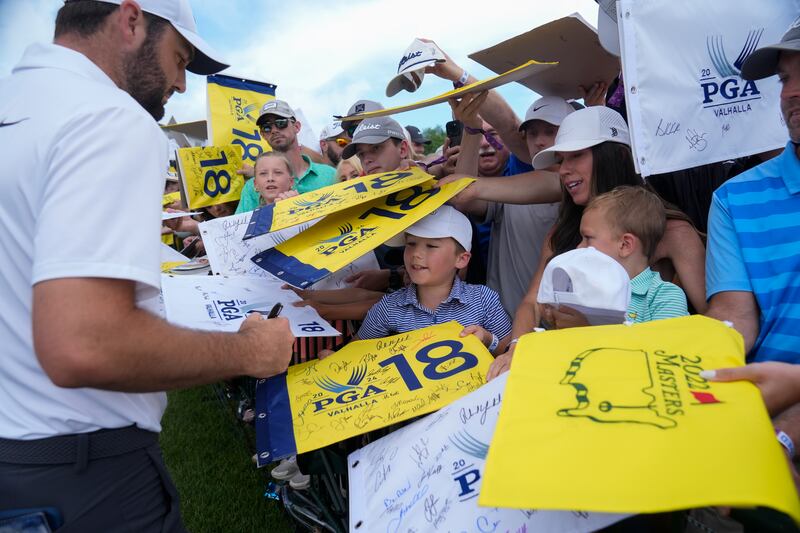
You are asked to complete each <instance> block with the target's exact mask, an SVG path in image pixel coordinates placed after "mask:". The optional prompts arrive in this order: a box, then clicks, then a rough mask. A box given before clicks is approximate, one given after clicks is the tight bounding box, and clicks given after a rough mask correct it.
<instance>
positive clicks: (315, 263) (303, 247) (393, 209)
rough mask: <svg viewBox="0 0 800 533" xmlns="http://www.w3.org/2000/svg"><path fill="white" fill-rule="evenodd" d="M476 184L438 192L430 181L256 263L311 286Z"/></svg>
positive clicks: (321, 226) (331, 220)
mask: <svg viewBox="0 0 800 533" xmlns="http://www.w3.org/2000/svg"><path fill="white" fill-rule="evenodd" d="M473 181H475V180H474V179H472V178H461V179H459V180H456V181H453V182H450V183H447V184H445V185H442V186H441V187H436V186H435V183H434V181H433V180H428V181H426V182H424V183H421V184H419V185H414V186H413V187H409V188H407V189H403V190H401V191H397V192H394V193H392V194H390V195H388V196H383V197H381V198H376V199H374V200H371V201H369V202H367V203H364V204H361V205H356V206H353V207H350V208H348V209H345V210H344V211H339V212H337V213H333V214H332V215H329V216H327V217H325V218H324V219H323V220H321V221H320V222H317V223H316V224H314V225H313V226H311V227H310V228H309V229H307V230H306V231H304V232H302V233H300V234H298V235H296V236H294V237H292V238H291V239H289V240H288V241H286V242H284V243H282V244H279V245H278V246H276V247H274V248H271V249H269V250H265V251H263V252H261V253H259V254H257V255H255V256H253V258H252V260H253V262H254V263H255V264H256V265H258V266H260V267H261V268H263V269H264V270H266V271H267V272H269V273H270V274H272V275H273V276H276V277H278V278H280V279H282V280H283V281H285V282H286V283H288V284H290V285H293V286H295V287H301V288H305V287H308V286H309V285H311V284H313V283H316V282H317V281H319V280H321V279H323V278H324V277H326V276H328V275H329V274H331V273H333V272H336V271H337V270H339V269H340V268H342V267H344V266H346V265H348V264H349V263H350V262H352V261H353V258H354V257H361V256H362V255H364V254H365V253H367V252H369V251H370V250H374V249H375V248H377V247H378V246H380V245H381V244H383V243H384V242H386V241H387V240H389V239H391V238H392V237H394V236H395V235H397V234H399V233H401V232H402V231H403V230H405V229H406V228H407V227H409V226H410V225H411V224H413V223H414V222H417V221H418V220H420V219H421V218H422V217H424V216H425V215H427V214H429V213H430V212H432V211H433V210H435V209H436V208H437V207H439V206H441V205H442V204H444V203H445V202H446V201H447V200H449V199H450V198H452V197H453V196H455V195H456V194H458V193H459V192H460V191H461V190H463V189H464V188H465V187H467V186H468V185H469V184H470V183H472V182H473Z"/></svg>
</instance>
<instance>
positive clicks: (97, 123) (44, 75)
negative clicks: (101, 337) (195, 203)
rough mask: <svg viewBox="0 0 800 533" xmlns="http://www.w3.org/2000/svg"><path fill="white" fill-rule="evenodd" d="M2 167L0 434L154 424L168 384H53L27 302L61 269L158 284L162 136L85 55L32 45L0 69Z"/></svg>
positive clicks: (26, 435) (63, 273) (147, 286)
mask: <svg viewBox="0 0 800 533" xmlns="http://www.w3.org/2000/svg"><path fill="white" fill-rule="evenodd" d="M0 165H2V167H1V168H2V170H0V302H2V304H3V306H4V309H3V312H2V313H0V345H1V346H2V347H0V354H1V355H0V437H3V438H10V439H37V438H44V437H49V436H53V435H60V434H66V433H83V432H89V431H95V430H97V429H101V428H118V427H124V426H129V425H131V424H136V425H137V426H139V427H141V428H144V429H148V430H151V431H159V430H160V429H161V424H160V420H161V415H162V414H163V412H164V408H165V407H166V395H165V394H164V393H149V394H127V393H119V392H110V391H102V390H96V389H89V388H80V389H65V388H60V387H57V386H56V385H54V384H53V382H52V381H51V380H50V379H49V378H48V377H47V375H46V374H45V373H44V371H43V370H42V368H41V366H40V365H39V361H38V359H37V357H36V355H35V353H34V350H33V338H32V320H31V300H32V294H33V285H35V284H36V283H37V282H40V281H45V280H49V279H56V278H68V277H82V278H85V277H100V278H117V279H127V280H133V281H135V282H137V291H138V292H140V293H141V292H147V291H148V290H149V291H153V290H154V289H155V288H157V287H158V286H159V284H160V275H159V246H160V239H159V234H160V230H159V228H160V224H161V222H160V220H161V218H160V217H161V215H160V211H161V204H160V201H161V195H162V193H163V186H164V178H165V169H166V168H167V141H166V138H165V136H164V135H163V134H162V133H161V131H160V129H159V127H158V125H157V124H156V122H155V121H154V120H153V118H152V117H151V116H150V115H149V114H148V113H147V112H145V111H144V109H143V108H142V107H141V106H140V105H139V104H138V103H137V102H136V101H135V100H134V99H133V98H131V96H130V95H128V94H127V93H126V92H124V91H122V90H120V89H119V88H118V87H117V86H116V85H115V84H114V82H113V81H112V80H111V79H110V78H109V77H108V76H107V75H106V74H105V73H104V72H103V71H102V70H100V69H99V68H98V67H97V66H96V65H95V64H94V63H92V62H91V61H90V60H89V59H88V58H87V57H85V56H84V55H83V54H80V53H78V52H75V51H73V50H70V49H68V48H65V47H62V46H58V45H54V44H36V45H32V46H30V47H29V48H28V49H27V50H26V51H25V54H24V56H23V58H22V60H21V61H20V63H19V64H18V65H17V66H16V68H15V69H14V70H13V72H12V75H11V76H10V77H7V78H3V79H0ZM85 305H90V302H87V301H83V300H80V299H79V300H76V301H75V302H70V304H68V305H67V306H65V308H64V309H63V310H62V311H63V313H64V314H65V315H66V314H67V313H70V312H72V310H73V309H80V308H81V307H82V306H85Z"/></svg>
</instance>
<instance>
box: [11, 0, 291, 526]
mask: <svg viewBox="0 0 800 533" xmlns="http://www.w3.org/2000/svg"><path fill="white" fill-rule="evenodd" d="M225 67H226V65H225V64H224V63H220V62H218V61H216V60H214V59H213V53H212V52H210V51H209V48H208V45H207V44H206V43H205V42H204V41H203V40H202V39H201V38H200V37H199V36H198V35H197V33H196V26H195V23H194V19H193V17H192V12H191V7H190V6H189V3H188V0H138V3H137V2H134V1H133V0H106V1H93V0H79V1H72V0H69V1H67V2H66V3H65V5H64V6H63V7H62V8H61V10H60V11H59V13H58V16H57V19H56V30H55V39H54V43H53V44H35V45H32V46H30V47H29V48H28V49H27V50H26V51H25V54H24V56H23V58H22V59H21V61H20V63H19V64H18V65H17V66H16V67H15V68H14V70H13V72H12V75H11V76H10V77H7V78H4V79H2V80H0V160H2V161H3V166H4V168H5V169H6V170H5V171H4V172H0V186H1V187H2V190H3V194H2V195H0V221H2V222H1V224H2V230H0V255H2V257H3V261H2V263H0V301H2V302H3V305H4V308H5V310H4V311H3V313H2V314H0V343H2V346H3V355H2V364H0V406H2V407H0V515H2V514H3V512H6V513H5V514H9V513H8V512H9V511H12V510H15V509H17V510H18V509H30V508H51V509H54V510H55V511H54V513H53V515H51V516H53V520H54V521H56V522H58V521H63V524H64V525H63V527H62V529H59V531H119V530H123V529H124V530H125V531H183V526H182V524H181V519H180V513H179V511H178V505H177V504H178V500H177V496H176V494H175V488H174V486H173V485H172V482H171V481H170V480H169V476H168V475H167V474H166V470H165V468H164V466H163V461H162V459H161V454H160V450H159V448H158V431H160V429H161V425H160V420H161V415H162V413H163V411H164V407H165V405H166V395H165V394H164V393H163V392H159V391H164V390H167V389H174V388H179V387H187V386H193V385H197V384H202V383H208V382H213V381H216V380H219V379H224V378H230V377H233V376H238V375H254V376H260V377H261V376H263V377H266V376H270V375H274V374H277V373H279V372H282V371H283V370H285V369H286V367H287V365H288V362H289V358H290V356H291V346H292V342H293V340H294V338H293V336H292V334H291V332H290V330H289V326H288V322H287V321H286V320H284V319H275V320H260V318H258V317H250V318H249V319H248V320H247V321H246V322H245V323H244V325H243V326H242V329H241V331H240V332H239V333H233V334H221V333H220V334H214V333H204V332H198V331H191V330H187V329H181V328H177V327H173V326H171V325H169V324H167V323H166V322H164V321H163V320H161V319H160V318H158V317H156V316H154V315H153V314H151V313H149V312H147V311H145V310H143V309H140V308H139V307H137V305H136V302H137V301H139V300H140V299H141V298H144V297H147V296H148V295H152V294H154V293H156V290H157V288H158V287H159V284H160V274H159V266H160V259H159V246H160V243H159V238H158V237H159V227H160V225H161V218H160V210H161V206H160V203H159V202H160V197H161V193H162V191H163V185H164V176H165V172H166V169H167V142H166V138H165V137H164V135H163V134H162V133H161V132H160V130H159V127H158V125H157V124H156V122H155V120H154V119H156V120H158V119H160V118H161V117H162V116H163V114H164V105H165V104H166V102H167V100H168V99H169V97H170V96H171V95H172V93H173V92H175V91H177V92H183V91H184V90H185V88H186V78H185V70H186V69H187V68H188V69H189V70H191V71H193V72H196V73H199V74H210V73H213V72H217V71H219V70H221V69H223V68H225ZM98 192H106V193H113V196H114V197H115V198H117V199H118V200H119V201H118V202H115V203H111V204H109V203H107V202H97V201H96V199H97V194H98ZM123 242H124V243H125V245H124V246H121V245H120V243H123ZM56 515H58V516H56ZM12 529H13V528H12Z"/></svg>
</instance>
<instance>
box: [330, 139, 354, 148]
mask: <svg viewBox="0 0 800 533" xmlns="http://www.w3.org/2000/svg"><path fill="white" fill-rule="evenodd" d="M333 142H335V143H336V144H338V145H339V146H340V147H342V148H344V147H345V146H347V145H348V144H350V141H348V140H347V139H343V138H341V137H337V138H336V139H334V140H333Z"/></svg>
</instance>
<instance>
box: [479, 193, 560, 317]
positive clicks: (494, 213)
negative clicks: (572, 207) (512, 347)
mask: <svg viewBox="0 0 800 533" xmlns="http://www.w3.org/2000/svg"><path fill="white" fill-rule="evenodd" d="M558 206H559V204H558V203H554V204H531V205H517V204H500V203H494V202H489V205H488V208H487V210H486V217H485V218H484V220H483V222H484V223H486V222H492V233H491V240H490V241H489V265H488V269H487V273H486V285H488V286H489V287H490V288H492V289H494V290H495V291H497V293H498V294H500V301H501V302H502V303H503V307H504V308H505V310H506V311H507V312H508V314H509V315H511V316H512V317H513V316H514V313H516V312H517V307H518V306H519V304H520V302H521V301H522V298H523V297H524V296H525V293H526V292H528V286H529V285H530V282H531V279H533V275H534V274H535V273H536V267H537V266H538V265H539V257H540V256H541V255H542V244H543V243H544V238H545V236H546V235H547V232H548V231H549V230H550V228H551V227H552V226H553V224H555V221H556V218H557V217H558Z"/></svg>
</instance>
